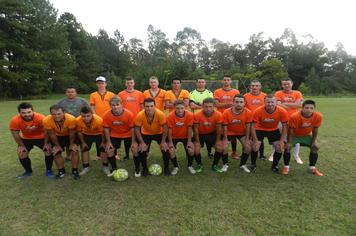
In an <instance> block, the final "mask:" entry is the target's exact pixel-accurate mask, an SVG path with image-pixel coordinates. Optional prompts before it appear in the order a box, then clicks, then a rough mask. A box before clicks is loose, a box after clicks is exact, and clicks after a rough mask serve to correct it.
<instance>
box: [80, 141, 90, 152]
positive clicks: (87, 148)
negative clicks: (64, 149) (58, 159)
mask: <svg viewBox="0 0 356 236" xmlns="http://www.w3.org/2000/svg"><path fill="white" fill-rule="evenodd" d="M81 151H82V152H87V151H89V146H88V144H86V143H82V145H81Z"/></svg>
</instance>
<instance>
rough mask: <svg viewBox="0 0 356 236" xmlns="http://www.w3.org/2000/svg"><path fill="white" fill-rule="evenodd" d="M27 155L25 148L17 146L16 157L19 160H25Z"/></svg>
mask: <svg viewBox="0 0 356 236" xmlns="http://www.w3.org/2000/svg"><path fill="white" fill-rule="evenodd" d="M27 154H28V151H27V149H26V147H25V146H18V148H17V155H18V156H19V157H20V158H25V157H27Z"/></svg>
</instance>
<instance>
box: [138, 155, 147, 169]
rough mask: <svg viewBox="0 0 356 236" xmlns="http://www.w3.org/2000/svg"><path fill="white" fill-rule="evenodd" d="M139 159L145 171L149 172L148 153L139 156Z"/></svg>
mask: <svg viewBox="0 0 356 236" xmlns="http://www.w3.org/2000/svg"><path fill="white" fill-rule="evenodd" d="M139 157H140V161H141V165H142V169H143V170H144V171H147V170H148V167H147V152H143V153H142V154H140V155H139Z"/></svg>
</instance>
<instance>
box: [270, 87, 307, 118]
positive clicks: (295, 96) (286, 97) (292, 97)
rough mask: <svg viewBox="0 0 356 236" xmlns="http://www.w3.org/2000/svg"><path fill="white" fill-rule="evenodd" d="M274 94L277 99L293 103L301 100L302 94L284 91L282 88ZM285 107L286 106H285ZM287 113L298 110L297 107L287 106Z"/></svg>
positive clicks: (290, 113) (294, 91)
mask: <svg viewBox="0 0 356 236" xmlns="http://www.w3.org/2000/svg"><path fill="white" fill-rule="evenodd" d="M274 96H275V97H276V98H277V101H280V102H281V103H282V104H284V103H294V102H296V101H297V100H299V101H302V100H303V95H302V93H301V92H299V91H296V90H292V91H291V92H290V93H285V92H283V90H279V91H277V92H276V93H275V94H274ZM285 109H286V108H285ZM286 110H287V112H288V114H289V115H292V114H293V113H294V112H296V111H298V110H299V109H298V108H287V109H286Z"/></svg>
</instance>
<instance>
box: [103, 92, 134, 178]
mask: <svg viewBox="0 0 356 236" xmlns="http://www.w3.org/2000/svg"><path fill="white" fill-rule="evenodd" d="M110 107H111V110H110V111H108V112H107V113H105V115H104V118H103V126H104V134H105V151H106V153H107V156H108V160H109V162H110V164H111V167H112V170H111V172H112V171H114V170H116V168H117V166H116V159H115V155H116V152H117V149H119V148H120V147H121V141H123V142H124V145H125V150H126V149H128V150H129V149H130V146H131V144H132V139H133V138H134V123H133V122H134V115H133V114H132V112H131V111H129V110H128V109H125V108H123V105H122V101H121V99H120V98H119V97H118V96H114V97H112V98H111V99H110Z"/></svg>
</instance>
